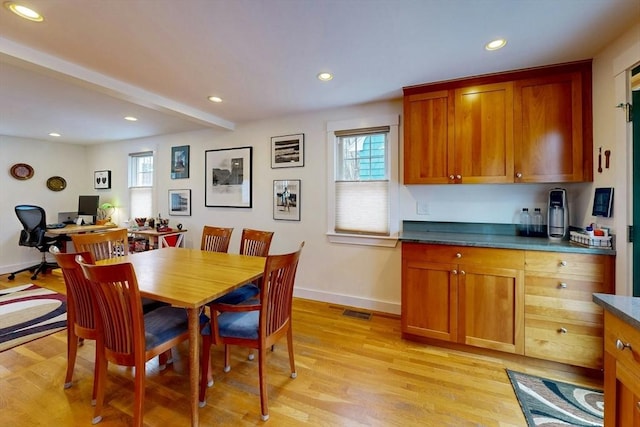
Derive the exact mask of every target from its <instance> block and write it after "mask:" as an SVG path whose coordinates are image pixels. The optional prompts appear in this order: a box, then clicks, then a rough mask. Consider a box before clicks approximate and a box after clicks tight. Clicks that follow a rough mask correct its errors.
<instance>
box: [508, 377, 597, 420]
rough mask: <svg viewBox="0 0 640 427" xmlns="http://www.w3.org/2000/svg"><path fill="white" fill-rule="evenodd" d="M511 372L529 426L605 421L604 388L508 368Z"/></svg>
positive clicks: (510, 378)
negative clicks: (587, 386)
mask: <svg viewBox="0 0 640 427" xmlns="http://www.w3.org/2000/svg"><path fill="white" fill-rule="evenodd" d="M507 374H508V375H509V380H511V385H512V386H513V389H514V390H515V392H516V396H517V398H518V402H519V403H520V407H521V408H522V412H524V416H525V418H526V419H527V425H528V426H529V427H533V426H545V427H555V426H562V427H567V426H579V427H582V426H589V427H591V426H602V425H603V424H604V421H603V417H604V394H603V393H602V391H601V390H595V389H590V388H584V387H579V386H576V385H573V384H568V383H563V382H559V381H554V380H550V379H546V378H542V377H536V376H534V375H528V374H523V373H521V372H515V371H510V370H508V369H507Z"/></svg>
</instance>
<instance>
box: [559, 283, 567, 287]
mask: <svg viewBox="0 0 640 427" xmlns="http://www.w3.org/2000/svg"><path fill="white" fill-rule="evenodd" d="M558 289H567V284H566V283H564V282H560V283H559V284H558Z"/></svg>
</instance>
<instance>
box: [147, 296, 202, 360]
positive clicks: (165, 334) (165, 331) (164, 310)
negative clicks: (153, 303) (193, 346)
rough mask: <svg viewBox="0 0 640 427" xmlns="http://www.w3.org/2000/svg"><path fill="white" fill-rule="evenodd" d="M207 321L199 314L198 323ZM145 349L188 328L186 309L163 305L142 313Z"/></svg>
mask: <svg viewBox="0 0 640 427" xmlns="http://www.w3.org/2000/svg"><path fill="white" fill-rule="evenodd" d="M208 322H209V318H208V317H207V316H206V315H204V314H201V315H200V325H203V324H205V323H208ZM144 328H145V334H144V335H145V341H146V349H147V350H149V349H151V348H153V347H156V346H158V345H159V344H161V343H163V342H165V341H168V340H170V339H172V338H175V337H177V336H178V335H180V334H182V333H184V332H187V331H188V330H189V320H188V316H187V310H185V309H184V308H179V307H171V306H168V305H167V306H163V307H160V308H157V309H155V310H153V311H150V312H149V313H147V314H145V315H144Z"/></svg>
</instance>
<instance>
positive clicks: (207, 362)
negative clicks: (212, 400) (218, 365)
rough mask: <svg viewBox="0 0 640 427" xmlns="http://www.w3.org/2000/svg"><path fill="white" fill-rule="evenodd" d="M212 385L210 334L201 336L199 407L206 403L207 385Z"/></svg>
mask: <svg viewBox="0 0 640 427" xmlns="http://www.w3.org/2000/svg"><path fill="white" fill-rule="evenodd" d="M212 385H213V375H212V373H211V338H210V335H204V336H203V337H202V357H201V358H200V396H199V402H200V403H199V405H200V407H201V408H204V406H205V405H206V404H207V400H206V397H207V396H206V394H207V387H211V386H212Z"/></svg>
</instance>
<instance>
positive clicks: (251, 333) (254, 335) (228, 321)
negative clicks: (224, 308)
mask: <svg viewBox="0 0 640 427" xmlns="http://www.w3.org/2000/svg"><path fill="white" fill-rule="evenodd" d="M259 321H260V311H258V310H255V311H244V312H226V313H221V314H220V315H219V316H218V331H219V334H220V336H221V337H227V338H229V337H232V338H246V339H250V340H256V339H258V322H259Z"/></svg>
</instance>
